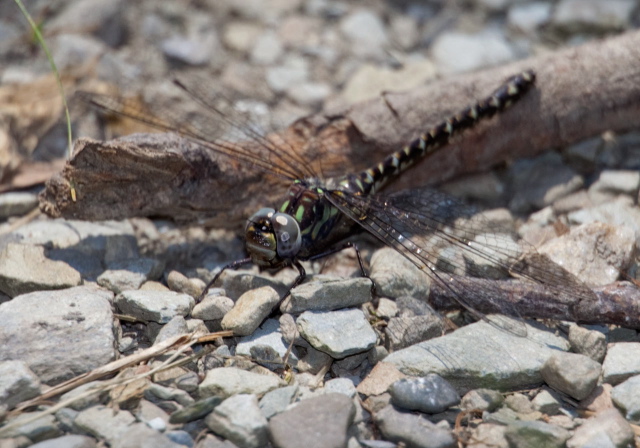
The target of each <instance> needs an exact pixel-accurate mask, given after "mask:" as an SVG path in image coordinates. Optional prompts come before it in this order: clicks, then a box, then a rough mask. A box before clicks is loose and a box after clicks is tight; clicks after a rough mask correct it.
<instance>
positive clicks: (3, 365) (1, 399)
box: [0, 361, 40, 409]
mask: <svg viewBox="0 0 640 448" xmlns="http://www.w3.org/2000/svg"><path fill="white" fill-rule="evenodd" d="M38 395H40V379H39V378H38V377H37V376H36V375H35V374H34V373H33V372H32V371H31V370H30V369H29V366H28V365H27V364H26V363H24V362H23V361H2V362H0V403H2V405H3V406H6V407H7V408H9V409H11V408H13V407H14V406H15V405H17V404H18V403H21V402H23V401H26V400H29V399H30V398H34V397H37V396H38Z"/></svg>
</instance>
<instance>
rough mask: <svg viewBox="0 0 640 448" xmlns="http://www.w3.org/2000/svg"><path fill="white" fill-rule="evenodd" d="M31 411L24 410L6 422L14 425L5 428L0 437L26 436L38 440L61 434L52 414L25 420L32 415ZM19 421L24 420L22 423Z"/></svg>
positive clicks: (33, 440) (32, 440) (31, 439)
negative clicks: (12, 427) (8, 428)
mask: <svg viewBox="0 0 640 448" xmlns="http://www.w3.org/2000/svg"><path fill="white" fill-rule="evenodd" d="M33 414H34V413H32V412H25V413H22V414H20V415H18V416H17V417H16V418H14V419H12V420H9V421H8V422H6V423H7V424H11V425H12V426H13V425H15V426H14V429H11V430H5V431H4V432H3V434H2V437H3V438H4V437H20V436H22V437H26V438H27V439H28V440H30V441H31V442H40V441H42V440H47V439H51V438H54V437H58V436H60V435H62V432H61V431H60V429H59V428H58V424H57V423H56V420H55V418H54V416H53V415H45V416H43V417H40V418H38V419H36V420H34V421H30V422H27V420H30V419H31V418H32V417H33V416H34V415H33ZM21 422H25V423H24V424H22V423H21Z"/></svg>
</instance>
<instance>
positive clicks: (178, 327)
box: [153, 316, 189, 344]
mask: <svg viewBox="0 0 640 448" xmlns="http://www.w3.org/2000/svg"><path fill="white" fill-rule="evenodd" d="M187 333H189V328H187V321H186V320H185V319H184V317H182V316H174V317H173V318H172V319H171V320H170V321H169V322H167V323H166V324H165V325H163V326H162V328H161V329H160V332H159V333H158V335H157V336H156V338H155V340H154V341H153V343H154V344H157V343H159V342H162V341H166V340H167V339H170V338H172V337H174V336H178V335H181V334H187Z"/></svg>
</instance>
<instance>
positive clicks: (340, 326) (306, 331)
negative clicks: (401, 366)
mask: <svg viewBox="0 0 640 448" xmlns="http://www.w3.org/2000/svg"><path fill="white" fill-rule="evenodd" d="M297 325H298V329H299V331H300V334H301V335H302V337H303V338H305V339H306V340H307V341H308V342H309V343H310V344H311V345H312V346H313V347H314V348H315V349H317V350H320V351H322V352H325V353H327V354H328V355H330V356H331V357H332V358H335V359H341V358H345V357H347V356H349V355H353V354H356V353H362V352H365V351H367V350H369V349H370V348H372V347H373V346H374V345H375V343H376V340H377V336H376V333H375V332H374V331H373V328H371V325H369V322H367V320H366V319H365V316H364V313H363V312H362V311H360V310H356V309H349V310H341V311H329V312H318V311H305V312H304V313H302V314H301V315H300V316H299V317H298V320H297Z"/></svg>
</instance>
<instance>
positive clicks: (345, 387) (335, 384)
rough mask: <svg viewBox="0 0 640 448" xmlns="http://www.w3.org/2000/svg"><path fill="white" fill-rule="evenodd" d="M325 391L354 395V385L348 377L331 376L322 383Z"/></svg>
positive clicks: (351, 396) (350, 396) (348, 395)
mask: <svg viewBox="0 0 640 448" xmlns="http://www.w3.org/2000/svg"><path fill="white" fill-rule="evenodd" d="M324 391H325V393H328V394H330V393H336V394H342V395H346V396H347V397H349V398H353V397H355V396H356V386H355V384H353V381H352V380H351V379H349V378H333V379H331V380H329V381H327V382H325V383H324Z"/></svg>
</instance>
